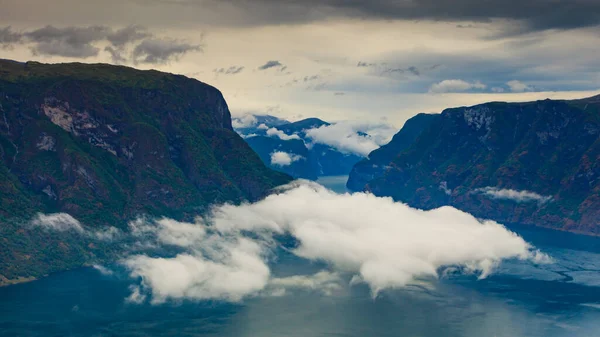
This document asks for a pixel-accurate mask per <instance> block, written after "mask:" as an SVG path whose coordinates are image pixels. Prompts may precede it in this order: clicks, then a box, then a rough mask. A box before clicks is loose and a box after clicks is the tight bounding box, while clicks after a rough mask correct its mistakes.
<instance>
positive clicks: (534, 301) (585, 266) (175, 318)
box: [0, 177, 600, 337]
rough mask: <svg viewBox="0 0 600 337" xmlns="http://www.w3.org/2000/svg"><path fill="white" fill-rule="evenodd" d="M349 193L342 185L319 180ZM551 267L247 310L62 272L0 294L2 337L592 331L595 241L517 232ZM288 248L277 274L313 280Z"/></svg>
mask: <svg viewBox="0 0 600 337" xmlns="http://www.w3.org/2000/svg"><path fill="white" fill-rule="evenodd" d="M328 182H331V183H332V184H333V185H332V186H329V187H331V188H332V189H333V188H335V189H336V190H338V191H340V192H342V191H343V189H342V188H341V185H340V184H339V182H340V178H339V177H338V178H332V179H324V180H321V183H323V184H326V185H328V184H327V183H328ZM510 228H511V229H512V230H513V231H515V232H517V233H519V234H520V235H521V236H523V237H524V238H525V239H526V240H527V241H528V242H530V243H532V244H533V245H535V246H536V247H538V248H539V249H540V250H542V251H543V252H545V253H547V254H549V255H550V256H551V257H552V259H553V263H550V264H541V265H535V264H533V263H532V262H529V261H527V262H523V261H506V262H504V263H502V265H500V266H499V267H498V268H497V269H496V272H495V273H494V274H493V275H491V276H489V277H488V278H486V279H483V280H477V278H476V276H473V275H470V276H469V275H459V274H456V275H447V276H445V277H442V278H441V279H440V280H430V281H428V282H426V283H423V284H420V285H418V286H411V287H407V288H403V289H396V290H388V291H384V292H382V293H380V294H379V296H378V297H377V298H375V299H374V298H372V296H371V293H370V292H369V290H368V289H367V287H365V286H360V285H354V286H348V287H346V288H345V289H343V290H342V291H340V292H336V293H334V294H333V295H331V296H325V295H323V294H322V293H320V292H310V291H296V292H290V293H287V294H285V295H283V296H257V297H254V298H250V299H247V300H245V301H244V302H243V303H238V304H230V303H222V302H215V301H205V302H187V301H184V302H179V303H173V302H171V303H166V304H161V305H151V304H148V303H146V304H132V303H127V302H125V298H126V297H127V296H128V295H129V286H130V285H131V284H132V282H134V281H132V280H130V279H129V278H128V277H127V275H126V273H124V272H123V271H122V270H119V268H115V269H116V271H115V273H114V274H112V275H104V274H102V273H100V272H99V271H97V270H95V269H93V268H81V269H78V270H73V271H68V272H63V273H59V274H55V275H51V276H50V277H47V278H44V279H41V280H39V281H36V282H31V283H26V284H20V285H16V286H11V287H5V288H0V335H1V336H217V337H220V336H223V337H225V336H249V337H250V336H261V337H269V336H302V337H310V336H349V337H354V336H356V337H358V336H424V337H430V336H431V337H434V336H435V337H443V336H452V337H454V336H457V337H458V336H467V337H482V336H490V337H493V336H497V337H501V336H505V337H517V336H544V337H562V336H597V335H599V334H600V238H595V237H586V236H579V235H574V234H569V233H563V232H555V231H550V230H544V229H537V228H530V227H518V226H512V227H510ZM318 267H319V266H315V265H313V264H311V263H308V262H305V261H302V260H300V259H298V258H296V257H294V256H292V255H290V254H285V253H282V254H281V256H280V257H279V259H278V263H277V265H275V266H273V273H274V274H278V275H289V274H292V273H295V274H309V273H313V272H315V271H316V270H317V269H318Z"/></svg>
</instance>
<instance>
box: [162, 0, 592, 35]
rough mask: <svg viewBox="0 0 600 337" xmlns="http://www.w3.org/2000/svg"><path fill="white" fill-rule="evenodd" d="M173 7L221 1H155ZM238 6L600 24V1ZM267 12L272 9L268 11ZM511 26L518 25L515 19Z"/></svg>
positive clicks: (250, 14)
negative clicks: (515, 23)
mask: <svg viewBox="0 0 600 337" xmlns="http://www.w3.org/2000/svg"><path fill="white" fill-rule="evenodd" d="M154 2H155V3H160V4H163V5H168V6H182V5H185V6H187V7H186V8H190V7H194V6H197V7H198V8H201V7H205V6H206V5H207V2H208V3H217V1H216V0H209V1H207V0H178V1H172V0H154ZM218 2H219V3H223V2H226V3H229V4H231V5H233V7H234V8H236V9H237V12H238V14H239V13H244V14H245V15H240V19H239V21H240V22H241V24H250V25H262V24H282V23H286V24H290V23H303V22H310V21H318V20H325V19H327V18H331V17H334V18H335V17H351V18H366V19H376V20H431V21H444V22H462V21H471V22H490V21H493V20H512V21H518V22H520V23H521V25H520V27H517V28H513V29H512V32H511V33H526V32H531V31H540V30H547V29H574V28H582V27H591V26H596V25H599V24H600V2H599V1H597V0H529V1H527V2H523V1H521V0H490V1H480V0H413V1H406V0H403V1H398V0H371V1H356V0H288V1H279V0H254V1H248V0H225V1H218ZM266 13H269V14H268V15H267V14H266ZM511 27H515V25H514V24H512V25H511Z"/></svg>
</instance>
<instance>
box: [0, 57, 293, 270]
mask: <svg viewBox="0 0 600 337" xmlns="http://www.w3.org/2000/svg"><path fill="white" fill-rule="evenodd" d="M0 178H1V180H0V201H1V202H2V204H1V207H0V223H2V226H1V228H0V234H2V235H1V240H4V242H5V243H6V245H3V247H6V249H5V248H3V249H2V251H1V252H0V254H1V256H0V261H1V264H0V279H2V278H8V279H10V278H15V277H17V276H31V275H33V276H37V275H39V274H43V273H47V272H49V271H53V270H56V269H57V268H58V269H61V268H67V267H71V266H75V265H78V264H81V263H82V262H85V261H87V260H88V259H87V257H89V256H92V255H95V256H98V255H102V254H101V252H95V251H94V249H92V248H89V249H88V248H85V247H84V248H81V247H80V246H79V245H78V244H76V243H65V242H62V245H60V244H59V242H54V241H52V240H44V238H43V237H44V235H46V234H40V231H39V230H37V231H36V230H34V229H30V228H28V227H27V226H22V223H23V221H25V220H24V219H29V218H31V217H32V216H33V215H34V214H35V213H37V212H41V213H56V212H65V213H68V214H70V215H71V216H73V217H74V218H76V219H77V220H79V221H81V222H82V223H84V224H86V225H88V226H92V227H97V228H102V227H103V226H108V225H110V226H115V227H121V228H124V227H125V226H126V223H127V221H128V220H129V219H132V218H134V217H136V216H137V215H139V214H152V215H168V216H173V217H180V218H185V217H191V216H194V215H197V214H199V213H201V212H202V211H203V210H205V209H206V207H207V206H208V205H209V204H212V203H215V202H217V203H218V202H225V201H231V202H239V201H242V200H256V199H258V198H261V197H263V196H265V195H266V194H267V193H268V191H269V190H270V189H271V188H273V187H275V186H277V185H280V184H283V183H286V182H288V181H290V179H291V178H290V177H289V176H287V175H285V174H282V173H278V172H275V171H272V170H270V169H268V168H267V167H266V166H265V165H264V164H263V163H262V162H261V160H260V158H259V157H258V156H257V155H256V154H255V153H254V152H253V151H252V150H251V149H250V147H249V146H248V145H247V144H246V143H245V142H244V140H243V139H242V138H241V137H239V136H238V135H237V134H236V133H235V132H234V131H233V128H232V125H231V117H230V113H229V109H228V107H227V104H226V102H225V100H224V99H223V96H222V95H221V93H220V92H219V91H218V90H217V89H215V88H214V87H211V86H209V85H207V84H204V83H201V82H199V81H196V80H193V79H189V78H186V77H184V76H179V75H172V74H166V73H161V72H157V71H138V70H135V69H131V68H126V67H117V66H109V65H84V64H56V65H45V64H40V63H35V62H28V63H18V62H12V61H0ZM48 235H50V234H48ZM23 242H25V244H22V243H23ZM57 245H58V247H59V248H57ZM57 249H58V251H59V252H58V253H57V252H56V250H57ZM80 254H83V256H80V257H77V258H75V256H77V255H80ZM49 256H52V258H49ZM44 259H50V260H53V259H62V260H65V261H67V262H66V263H64V264H61V263H57V264H58V265H59V267H55V266H56V265H57V264H52V263H47V264H46V267H44V266H43V265H42V263H41V262H40V261H44ZM52 262H55V261H54V260H53V261H52ZM24 270H25V271H24Z"/></svg>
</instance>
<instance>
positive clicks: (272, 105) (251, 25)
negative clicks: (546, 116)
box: [0, 0, 600, 126]
mask: <svg viewBox="0 0 600 337" xmlns="http://www.w3.org/2000/svg"><path fill="white" fill-rule="evenodd" d="M0 23H1V24H0V57H2V58H9V59H16V60H19V61H26V60H37V61H41V62H70V61H78V62H108V63H115V64H124V65H129V66H134V67H137V68H142V69H149V68H155V69H159V70H164V71H169V72H174V73H181V74H184V75H187V76H190V77H194V78H197V79H199V80H201V81H203V82H207V83H209V84H212V85H214V86H216V87H218V88H219V89H221V91H222V92H223V94H224V95H225V97H226V99H227V101H228V103H229V105H230V109H231V111H232V113H233V114H236V115H240V114H243V113H245V112H254V113H270V114H274V115H278V116H282V117H286V118H290V119H299V118H302V117H309V116H317V117H321V118H323V119H326V120H330V121H335V120H345V119H360V120H369V121H373V122H379V121H382V120H387V121H388V122H390V123H393V124H395V125H396V126H401V125H402V123H403V122H404V121H405V120H406V119H407V118H409V117H410V116H412V115H414V114H416V113H419V112H440V111H441V110H443V109H444V108H446V107H452V106H458V105H471V104H476V103H481V102H486V101H490V100H508V101H523V100H531V99H541V98H547V97H550V98H575V97H585V96H591V95H594V94H597V93H598V92H599V89H600V84H599V83H600V57H598V55H600V1H598V0H568V1H566V0H565V1H563V0H527V1H517V0H504V1H496V0H487V1H482V0H453V1H450V0H447V1H446V0H444V1H442V0H371V1H358V0H321V1H317V0H303V1H300V0H218V1H215V0H104V1H92V0H54V1H52V2H49V1H42V0H0Z"/></svg>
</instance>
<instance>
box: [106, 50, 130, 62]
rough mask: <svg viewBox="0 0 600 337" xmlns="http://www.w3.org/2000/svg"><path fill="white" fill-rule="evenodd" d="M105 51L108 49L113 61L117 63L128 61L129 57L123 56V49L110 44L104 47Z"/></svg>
mask: <svg viewBox="0 0 600 337" xmlns="http://www.w3.org/2000/svg"><path fill="white" fill-rule="evenodd" d="M104 51H106V52H108V53H109V54H110V58H111V60H112V62H113V63H115V64H123V63H125V62H127V59H126V58H125V57H124V56H123V51H122V50H118V49H115V48H113V47H110V46H108V47H106V48H104Z"/></svg>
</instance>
